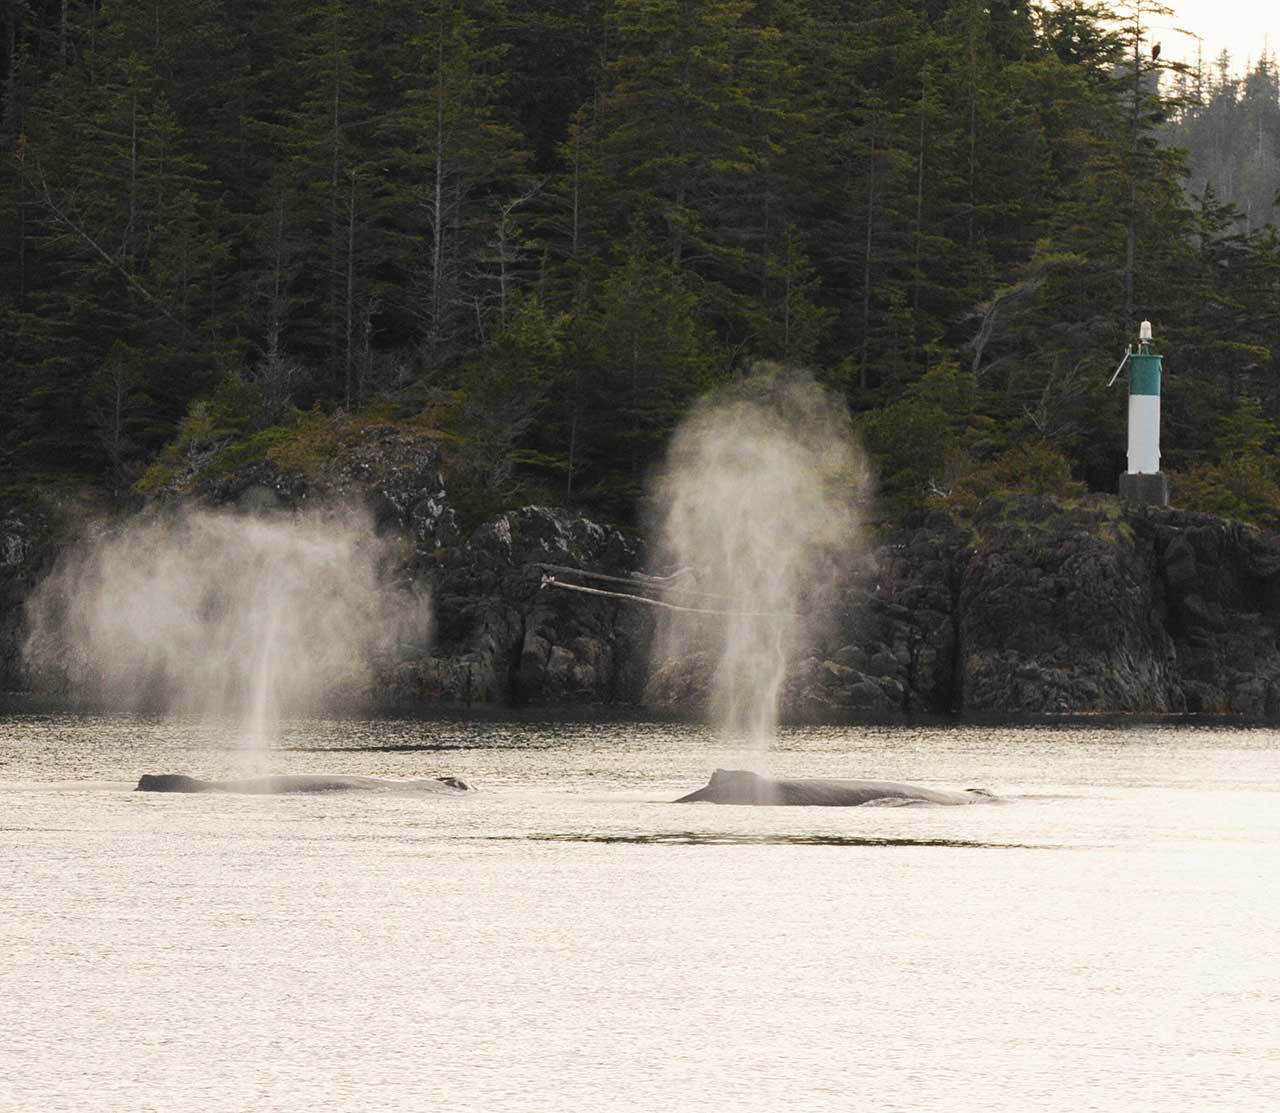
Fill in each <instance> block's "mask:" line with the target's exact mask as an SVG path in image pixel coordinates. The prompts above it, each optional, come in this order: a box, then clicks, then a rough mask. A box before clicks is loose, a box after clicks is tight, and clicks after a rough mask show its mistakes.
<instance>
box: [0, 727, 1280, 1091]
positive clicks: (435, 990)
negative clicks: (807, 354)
mask: <svg viewBox="0 0 1280 1113" xmlns="http://www.w3.org/2000/svg"><path fill="white" fill-rule="evenodd" d="M235 741H236V739H235V736H234V732H230V733H228V732H227V731H225V730H223V729H221V728H220V727H219V726H218V724H216V723H211V722H207V721H200V720H185V721H176V722H175V721H158V720H146V719H141V718H136V717H129V716H119V717H106V716H87V715H68V714H46V715H39V716H36V715H25V716H9V717H4V716H0V827H2V829H0V877H2V878H3V880H4V885H5V889H4V909H3V913H0V956H3V961H0V1024H3V1028H4V1032H5V1044H4V1052H3V1054H0V1111H3V1113H8V1111H9V1110H14V1111H16V1113H64V1111H92V1113H134V1111H135V1110H143V1109H158V1110H164V1111H165V1113H242V1111H243V1110H246V1109H262V1110H272V1111H273V1113H329V1111H334V1113H338V1111H341V1113H348V1111H352V1110H366V1109H368V1110H375V1109H376V1110H383V1109H405V1110H418V1109H449V1110H451V1111H453V1110H460V1111H463V1113H482V1111H483V1113H529V1111H534V1110H536V1111H539V1113H541V1111H548V1113H569V1111H572V1113H578V1111H587V1113H598V1111H599V1113H614V1111H624V1113H653V1111H654V1110H666V1109H679V1110H680V1111H681V1113H722V1111H725V1110H733V1111H734V1113H738V1111H758V1113H779V1111H789V1110H794V1111H797V1113H799V1111H803V1113H812V1111H823V1110H845V1109H859V1110H862V1109H865V1110H874V1111H876V1113H880V1111H903V1113H905V1111H911V1113H943V1111H945V1113H979V1111H981V1113H1027V1111H1028V1110H1034V1111H1035V1113H1077V1111H1081V1110H1100V1111H1106V1113H1113V1111H1114V1113H1129V1111H1142V1113H1187V1111H1188V1110H1195V1111H1197V1113H1201V1111H1207V1113H1250V1111H1253V1110H1259V1111H1261V1110H1270V1109H1271V1108H1272V1107H1273V1105H1274V1094H1275V1093H1276V1092H1278V1091H1280V1057H1278V1056H1277V1053H1276V1041H1275V1017H1276V1016H1277V1015H1280V966H1278V964H1277V963H1276V962H1275V955H1276V953H1277V951H1280V926H1278V925H1280V895H1278V894H1277V889H1276V886H1275V885H1274V879H1275V878H1276V877H1277V876H1280V791H1278V789H1280V750H1278V749H1277V745H1276V740H1275V738H1274V736H1273V735H1272V734H1271V733H1270V732H1267V731H1261V730H1229V729H1228V730H1207V729H1197V728H1185V727H1176V726H1172V725H1166V726H1160V727H1158V728H1142V729H1133V730H1129V731H1123V730H1116V729H1113V728H1104V727H1082V726H1078V725H1076V726H1072V727H1069V728H1040V729H1035V730H1030V729H1008V728H995V727H971V728H960V729H948V730H944V729H932V728H930V729H923V728H921V729H917V728H874V729H871V728H868V729H858V730H848V729H835V728H829V729H812V730H796V731H788V732H786V733H784V735H783V737H782V739H781V740H780V744H779V745H778V746H777V747H776V750H775V753H774V756H773V763H774V772H775V773H776V775H778V776H790V777H853V778H859V779H876V780H892V781H906V782H909V783H919V784H926V785H931V786H938V787H950V788H955V787H961V786H964V785H971V784H982V785H986V786H989V787H990V788H991V789H992V790H993V791H995V792H997V793H999V794H1000V795H1001V796H1004V797H1012V798H1015V800H1016V803H1014V804H1013V805H1011V806H1009V807H1002V808H945V807H940V808H787V807H772V808H746V807H744V808H732V807H730V808H724V807H707V808H693V807H690V806H689V805H675V804H668V803H661V802H658V801H667V800H673V799H675V798H676V797H677V796H680V795H682V794H684V793H686V792H688V791H690V790H691V789H694V788H697V787H700V786H701V785H703V784H705V783H706V780H707V777H708V775H709V773H710V771H711V770H712V769H715V768H716V767H717V766H723V767H734V766H737V765H740V764H741V762H740V760H739V759H740V757H741V755H740V754H737V753H733V752H726V751H725V749H724V747H723V746H722V744H721V743H720V742H718V741H717V740H716V739H714V738H712V737H711V736H709V735H708V734H706V733H704V732H702V731H700V730H698V729H696V728H692V727H687V726H678V725H662V726H659V725H654V724H644V723H590V722H576V723H565V724H546V723H542V724H538V723H509V722H501V721H498V720H490V721H486V722H475V723H467V722H461V721H456V720H455V721H452V722H440V723H433V722H428V721H422V720H414V721H411V720H402V721H376V720H342V721H339V720H307V721H296V722H293V723H290V724H287V728H286V732H285V736H284V737H283V739H282V744H283V745H284V746H286V747H288V749H284V750H272V751H268V752H267V753H265V754H264V755H263V757H262V763H263V766H264V768H263V769H261V770H260V771H261V772H262V773H280V774H326V775H337V776H341V775H350V776H361V777H378V778H390V779H422V778H431V777H441V776H455V777H459V778H461V779H462V780H464V781H466V782H467V783H468V784H472V785H475V786H476V787H477V788H478V789H479V791H477V792H475V793H466V794H460V795H458V796H457V797H456V798H450V799H443V800H442V799H436V798H433V797H431V796H422V795H420V794H413V793H388V792H356V793H337V794H335V793H323V794H303V795H298V796H254V795H244V796H240V795H226V794H215V795H204V794H196V795H167V794H159V795H156V794H151V793H136V792H133V791H132V789H133V786H134V785H135V784H136V783H137V779H138V776H139V774H141V773H143V772H148V771H153V770H157V769H180V770H182V771H183V772H186V773H190V774H192V775H194V776H199V777H202V778H211V779H226V778H235V777H241V776H245V775H246V770H245V768H244V765H243V757H242V755H241V754H240V753H239V752H238V751H237V749H236V747H235ZM697 846H713V847H715V850H714V851H707V852H705V853H700V852H697V851H693V850H691V851H688V852H684V851H682V850H680V849H677V848H680V847H697ZM663 847H667V848H669V849H665V850H664V849H655V848H663ZM877 847H892V848H893V852H892V853H887V854H886V853H873V852H871V851H872V850H873V849H874V848H877ZM847 848H864V849H866V850H867V851H868V852H866V853H845V852H841V850H842V849H847ZM987 849H998V850H1000V851H1001V853H998V854H982V853H974V851H976V850H987Z"/></svg>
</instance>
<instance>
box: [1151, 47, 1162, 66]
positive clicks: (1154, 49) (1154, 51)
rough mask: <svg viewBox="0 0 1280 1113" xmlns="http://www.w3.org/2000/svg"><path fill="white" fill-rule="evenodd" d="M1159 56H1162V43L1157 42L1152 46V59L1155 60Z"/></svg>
mask: <svg viewBox="0 0 1280 1113" xmlns="http://www.w3.org/2000/svg"><path fill="white" fill-rule="evenodd" d="M1159 57H1160V44H1159V43H1156V45H1155V46H1153V47H1152V48H1151V60H1152V61H1153V62H1154V61H1155V60H1156V59H1157V58H1159Z"/></svg>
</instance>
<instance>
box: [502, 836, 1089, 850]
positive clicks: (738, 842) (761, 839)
mask: <svg viewBox="0 0 1280 1113" xmlns="http://www.w3.org/2000/svg"><path fill="white" fill-rule="evenodd" d="M484 837H485V838H486V839H488V840H489V841H492V842H502V841H509V840H510V839H512V838H516V837H523V838H526V839H531V840H533V841H535V842H597V843H606V844H610V843H632V844H634V845H636V846H947V847H960V848H962V849H966V850H1062V849H1064V848H1063V847H1060V846H1030V845H1028V844H1026V843H1008V842H966V841H964V840H962V839H896V838H889V837H887V836H881V837H878V838H877V837H869V836H868V837H858V836H854V835H743V834H727V833H725V832H722V831H659V832H656V833H654V834H635V835H592V834H585V833H582V832H568V833H562V834H555V835H544V834H533V835H524V836H512V835H487V836H484Z"/></svg>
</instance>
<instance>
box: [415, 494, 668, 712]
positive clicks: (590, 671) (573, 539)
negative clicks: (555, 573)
mask: <svg viewBox="0 0 1280 1113" xmlns="http://www.w3.org/2000/svg"><path fill="white" fill-rule="evenodd" d="M640 563H641V558H640V554H639V552H638V550H637V548H636V545H635V543H634V542H632V541H630V540H629V539H628V538H627V537H625V536H624V535H623V534H622V533H620V532H619V531H618V530H616V529H612V528H608V527H605V526H600V525H597V524H596V523H594V522H591V521H589V520H587V519H586V518H581V517H578V516H575V515H572V514H569V513H567V512H565V511H560V510H549V509H545V508H542V507H534V506H527V507H524V508H523V509H521V510H512V511H508V512H506V513H505V514H500V515H498V516H497V517H496V518H495V519H493V520H492V521H490V522H487V523H485V524H484V525H483V526H481V527H480V528H479V529H478V530H477V531H476V532H475V533H474V534H473V535H472V537H471V539H470V540H469V541H468V542H467V544H466V545H465V546H463V547H462V549H461V550H460V551H458V552H456V553H453V554H449V555H448V557H447V558H445V559H442V560H441V562H440V564H439V567H438V569H437V572H436V576H435V584H434V591H433V600H434V606H435V614H436V645H437V648H436V652H435V654H434V655H433V656H432V657H430V658H428V659H427V660H425V661H422V662H418V663H413V664H410V665H408V666H402V669H401V672H400V675H399V676H398V678H397V685H398V686H397V690H396V695H397V697H398V698H400V699H409V700H411V701H435V700H444V701H448V702H452V703H464V704H470V703H472V702H478V703H502V704H506V705H508V706H520V705H523V704H536V703H546V704H566V703H620V702H621V703H628V702H635V701H636V700H637V699H638V698H639V695H640V692H641V690H642V687H643V684H644V673H645V668H646V665H647V658H648V642H649V637H650V634H651V620H650V616H649V614H648V613H647V612H646V611H644V609H642V608H634V607H631V606H628V605H627V604H624V603H619V602H616V601H614V600H611V599H606V598H601V597H599V596H591V595H581V594H576V593H572V592H568V591H564V590H559V589H554V588H544V587H543V575H544V571H545V569H544V567H543V566H544V565H557V566H570V567H574V568H581V569H587V570H589V571H596V572H605V573H615V574H618V573H621V574H625V573H626V572H627V571H629V570H632V569H635V568H637V567H638V566H639V565H640Z"/></svg>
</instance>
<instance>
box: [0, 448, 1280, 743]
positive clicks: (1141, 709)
mask: <svg viewBox="0 0 1280 1113" xmlns="http://www.w3.org/2000/svg"><path fill="white" fill-rule="evenodd" d="M166 497H181V498H186V499H193V500H196V501H198V502H201V503H203V504H206V505H209V504H213V505H237V506H240V507H245V508H252V507H266V508H273V509H275V510H287V511H297V510H301V509H303V508H305V507H307V506H311V505H316V506H331V505H334V504H344V503H346V504H353V503H358V504H360V505H362V506H364V507H365V508H367V510H368V512H369V514H370V516H371V519H372V523H373V528H374V529H375V530H376V531H378V532H379V533H382V534H390V535H391V536H392V537H394V538H396V539H397V546H396V550H397V551H398V552H399V553H400V554H401V555H400V557H399V558H397V559H398V560H399V565H398V566H397V567H396V568H394V569H391V575H392V581H393V587H397V588H401V589H404V590H406V591H407V592H410V593H412V592H414V591H420V590H421V589H424V588H425V589H426V590H427V591H429V592H430V595H431V599H432V610H433V614H434V626H435V629H434V636H433V639H432V641H431V648H430V649H429V650H428V649H426V648H425V646H426V644H427V641H426V637H425V632H424V637H423V638H422V639H418V640H416V641H415V642H414V643H413V644H411V645H410V644H405V645H403V646H402V647H401V648H400V650H399V652H398V654H397V655H396V656H395V658H394V659H389V660H385V661H380V662H378V666H377V680H376V685H375V691H374V692H373V696H374V698H375V699H376V700H377V701H379V702H381V703H383V704H385V705H388V706H391V705H401V706H404V705H423V704H435V703H446V704H457V705H465V706H471V705H484V704H491V705H505V706H520V705H537V704H544V705H548V706H554V705H566V704H597V705H598V704H615V705H616V704H638V705H642V704H644V702H645V700H646V696H652V695H653V693H654V692H655V691H657V692H658V695H659V696H660V699H659V701H658V703H657V704H653V703H650V704H649V707H650V709H652V710H657V709H662V710H672V711H678V712H683V713H689V714H702V713H703V712H704V711H705V708H706V705H707V704H706V701H707V692H708V689H709V686H710V677H711V672H712V670H713V669H714V661H715V655H714V652H713V651H712V648H711V647H710V646H706V647H703V649H702V650H701V651H697V652H690V653H689V654H688V655H687V657H686V658H685V659H682V660H677V661H675V662H674V663H673V662H668V663H666V664H665V665H664V667H663V670H662V673H661V680H662V683H661V684H660V685H657V686H651V687H648V688H647V687H646V684H647V681H648V679H649V654H650V647H651V643H652V641H653V637H654V624H653V612H652V611H651V610H650V609H649V608H647V607H641V606H635V605H631V604H627V603H624V602H619V601H617V600H614V599H609V598H603V597H600V596H595V595H587V594H578V593H574V592H568V591H564V590H558V589H555V588H548V587H545V586H544V584H543V576H544V573H545V572H546V571H547V568H546V567H545V566H548V565H554V566H570V567H574V568H580V569H586V570H589V571H594V572H600V573H608V574H612V575H621V576H624V577H625V576H627V575H628V574H629V573H631V572H633V571H635V570H637V569H640V568H642V567H644V556H643V553H642V552H641V550H640V548H639V546H638V544H637V542H635V541H634V540H633V539H631V538H630V537H628V536H627V535H625V534H623V533H622V532H620V531H619V530H617V529H614V528H611V527H606V526H602V525H599V524H597V523H594V522H591V521H589V520H587V519H586V518H583V517H581V516H578V515H575V514H572V513H570V512H567V511H563V510H554V509H547V508H540V507H524V508H522V509H519V510H510V511H507V512H505V513H502V514H499V515H497V516H496V517H494V518H492V519H490V520H488V521H486V522H484V523H483V524H481V525H480V526H479V527H478V528H476V529H474V530H473V531H471V532H470V534H469V536H465V537H464V534H463V531H462V530H461V529H460V527H459V525H458V519H457V516H456V514H455V512H454V509H453V508H452V506H451V504H450V499H449V495H448V490H447V487H446V483H445V478H444V469H443V462H442V459H441V457H440V454H439V452H438V450H437V449H436V448H435V446H434V445H432V444H430V443H427V442H424V441H423V440H422V439H421V438H420V437H417V436H411V435H409V434H407V433H405V432H404V431H403V430H400V429H397V428H394V427H385V428H366V429H362V430H359V431H358V433H357V434H355V435H354V436H353V437H352V438H351V439H350V440H349V441H348V442H347V444H346V446H345V448H344V451H343V452H342V453H341V455H340V456H339V457H335V458H334V459H333V460H332V461H329V462H327V463H325V464H324V465H323V466H322V467H319V468H314V467H313V468H311V469H309V470H308V469H298V468H290V467H286V466H283V465H281V464H280V463H278V462H276V461H273V460H259V461H257V462H253V463H248V464H245V465H243V466H242V467H238V468H236V469H234V470H233V471H229V472H225V473H223V474H219V475H212V474H197V475H195V476H194V477H191V478H189V479H188V480H186V481H184V485H183V486H182V488H181V489H180V490H179V489H174V490H172V491H170V492H167V493H166ZM47 534H48V530H47V529H45V528H44V527H41V526H39V523H38V522H36V521H35V520H34V519H33V518H32V517H31V516H30V515H20V514H15V513H3V512H0V687H4V688H13V687H14V686H16V685H17V684H19V683H20V681H21V670H20V667H19V666H20V662H19V659H18V655H19V641H20V621H21V607H22V601H23V599H24V598H25V596H26V594H27V593H28V592H29V591H30V590H31V587H32V585H33V583H34V582H35V580H36V578H37V576H38V574H39V571H40V569H41V568H42V567H44V566H46V565H47V563H48V561H47V559H46V558H47V557H48V556H49V554H50V552H51V550H50V546H49V545H48V544H46V543H44V542H41V541H39V540H38V539H39V538H40V537H44V536H46V535H47ZM41 554H43V556H42V555H41ZM858 564H859V567H858V570H857V572H856V574H854V575H852V576H851V578H850V580H849V582H848V583H846V584H843V585H841V586H840V589H839V591H837V592H836V593H835V594H836V597H837V600H838V601H837V603H836V604H835V605H834V606H832V607H831V608H830V613H829V614H824V615H823V616H822V617H823V619H824V621H823V622H822V623H821V626H822V631H821V633H820V634H818V635H816V636H814V637H813V638H812V639H811V641H810V643H809V644H808V646H807V647H806V649H805V651H804V653H803V654H802V655H801V657H800V659H799V660H797V661H796V662H794V663H793V667H792V669H791V672H790V675H789V677H788V679H787V682H786V685H785V688H784V690H783V713H784V716H786V717H788V718H792V719H803V720H811V721H813V720H816V721H822V720H827V721H838V720H842V719H848V718H851V717H871V718H893V717H897V716H900V715H902V714H912V713H931V714H956V713H960V714H990V715H995V716H1001V715H1044V714H1073V713H1074V714H1089V713H1131V714H1169V713H1174V714H1176V713H1182V712H1199V713H1207V714H1230V715H1239V716H1245V717H1250V718H1259V719H1261V718H1268V719H1280V539H1277V538H1276V537H1274V536H1269V535H1264V534H1262V533H1260V532H1259V531H1257V530H1255V529H1252V528H1250V527H1247V526H1244V525H1241V524H1239V523H1234V522H1228V521H1224V520H1221V519H1216V518H1211V517H1208V516H1205V515H1199V514H1194V513H1190V512H1187V511H1181V510H1176V509H1169V508H1155V507H1133V506H1128V505H1127V504H1124V503H1122V502H1120V501H1118V500H1117V499H1115V498H1111V497H1107V496H1100V495H1099V496H1090V497H1088V498H1085V499H1082V500H1079V501H1077V502H1074V503H1071V504H1069V505H1064V504H1059V503H1056V502H1054V501H1052V500H1048V499H1039V498H1031V497H1007V498H1003V499H989V500H987V501H986V502H985V503H983V504H982V505H981V506H980V507H979V508H978V511H977V513H976V515H974V517H973V519H972V520H968V519H961V518H958V517H954V516H952V515H950V514H948V513H946V512H944V511H941V510H933V511H929V512H927V513H921V514H920V515H918V516H917V517H916V518H915V519H914V520H913V521H911V522H910V523H909V524H908V525H907V526H906V527H904V528H901V529H898V530H896V531H894V532H892V533H890V534H887V535H884V536H882V537H881V538H880V539H879V541H878V542H877V543H876V544H874V545H872V546H871V547H870V548H869V549H868V551H867V552H866V553H864V554H862V558H861V560H860V561H859V562H858ZM624 590H625V589H624Z"/></svg>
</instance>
